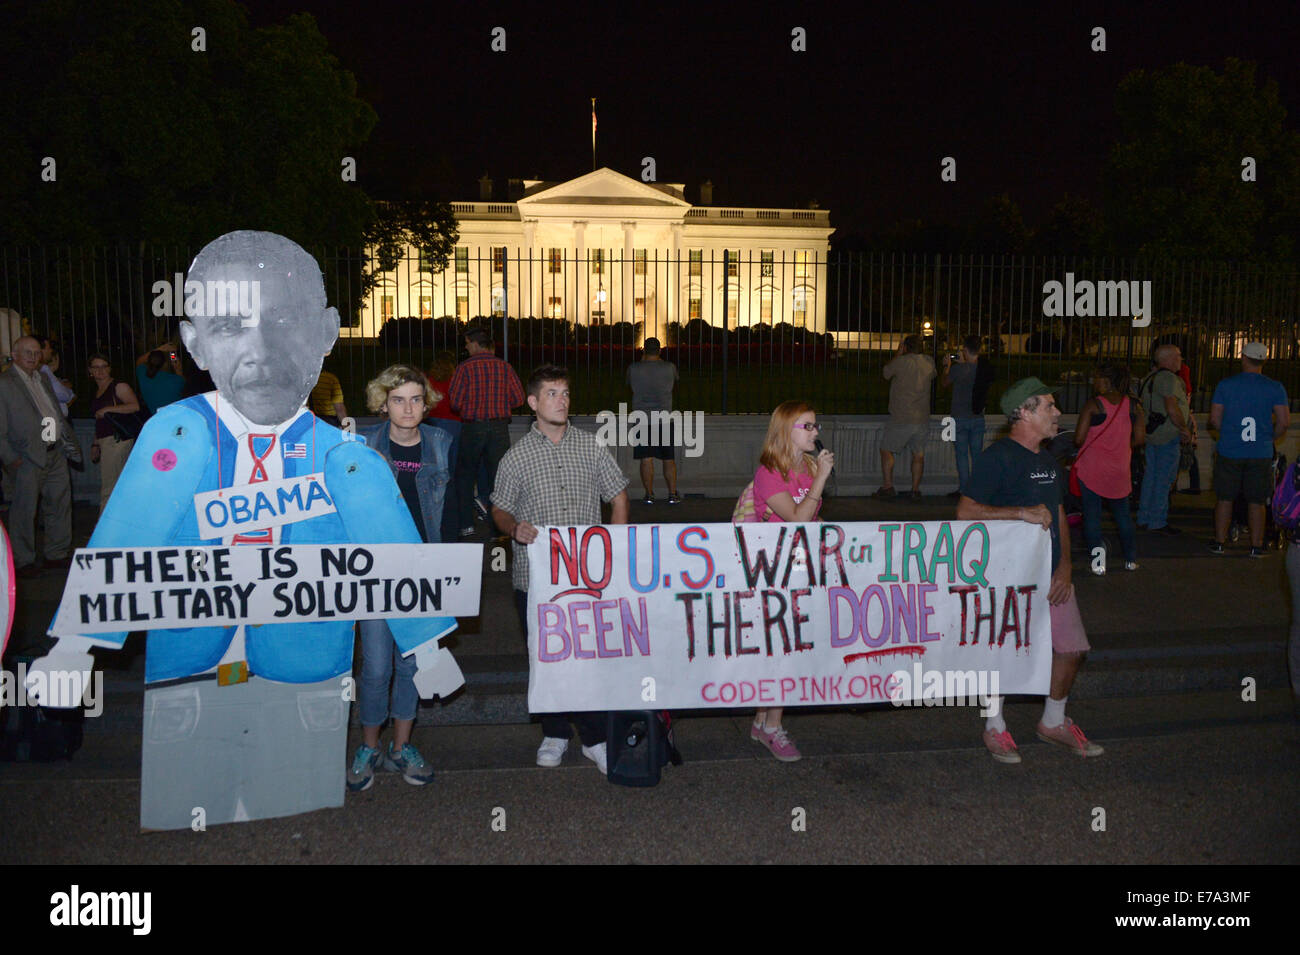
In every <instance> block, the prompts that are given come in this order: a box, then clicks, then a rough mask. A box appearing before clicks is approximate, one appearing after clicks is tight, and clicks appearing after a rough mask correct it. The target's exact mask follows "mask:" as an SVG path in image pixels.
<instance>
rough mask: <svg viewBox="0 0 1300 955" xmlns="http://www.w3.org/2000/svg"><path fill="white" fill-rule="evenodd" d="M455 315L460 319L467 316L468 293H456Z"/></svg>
mask: <svg viewBox="0 0 1300 955" xmlns="http://www.w3.org/2000/svg"><path fill="white" fill-rule="evenodd" d="M456 317H457V318H459V319H460V320H461V321H464V320H465V319H467V318H469V295H468V294H467V293H465V292H458V293H456Z"/></svg>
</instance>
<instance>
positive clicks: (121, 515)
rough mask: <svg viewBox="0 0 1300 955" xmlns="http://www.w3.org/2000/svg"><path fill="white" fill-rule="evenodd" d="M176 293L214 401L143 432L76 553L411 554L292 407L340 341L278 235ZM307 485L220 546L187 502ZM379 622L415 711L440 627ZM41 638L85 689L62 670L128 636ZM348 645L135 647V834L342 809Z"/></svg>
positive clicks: (260, 237)
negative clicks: (215, 494) (286, 515)
mask: <svg viewBox="0 0 1300 955" xmlns="http://www.w3.org/2000/svg"><path fill="white" fill-rule="evenodd" d="M191 283H198V284H197V285H196V286H194V288H196V289H198V291H196V292H195V293H194V295H193V296H191V295H190V293H189V289H190V286H191ZM186 286H187V301H186V306H185V311H186V316H187V318H188V319H189V320H188V321H186V322H182V323H181V337H182V338H183V339H184V341H185V345H186V347H187V348H188V349H189V350H190V353H191V354H192V355H193V356H194V360H195V362H196V363H197V365H198V366H199V367H200V368H204V369H207V370H208V371H210V372H211V373H212V379H213V381H214V382H215V383H216V386H217V390H216V391H214V392H209V393H208V394H206V395H197V396H195V397H192V398H187V399H184V400H182V401H178V402H174V403H173V404H170V405H168V406H167V407H166V408H163V409H162V410H161V411H159V412H158V414H156V415H155V416H154V417H153V418H152V419H150V421H149V423H148V424H147V425H146V426H145V429H144V431H143V432H142V433H141V435H140V437H139V439H137V442H136V447H135V450H134V452H133V453H132V455H131V457H130V459H129V460H128V462H127V466H126V469H125V470H124V471H123V473H122V477H121V478H120V479H119V481H118V484H117V486H116V487H115V488H114V490H113V495H112V497H111V498H110V499H109V502H108V506H107V507H106V508H105V510H104V513H103V515H102V517H101V518H100V521H99V524H98V525H97V527H96V529H95V533H94V535H93V536H92V537H91V539H90V546H91V547H116V546H137V547H148V546H160V545H167V544H176V545H181V546H187V545H200V544H252V545H262V546H267V545H280V544H325V543H358V544H378V543H417V544H418V543H420V541H421V538H420V536H419V534H418V533H417V532H416V530H415V525H414V524H413V522H412V520H411V515H410V512H409V511H408V509H407V507H406V504H405V503H404V501H403V499H402V496H401V492H400V491H398V489H397V484H396V482H395V481H394V480H393V477H392V474H391V472H390V470H389V467H388V465H387V463H386V462H385V461H384V459H383V458H381V457H380V456H379V455H378V454H376V453H375V452H374V451H371V450H370V449H369V448H367V447H366V446H365V444H364V443H363V442H355V441H348V440H346V439H345V437H344V435H343V433H342V432H341V431H339V429H338V428H335V427H332V426H330V425H328V424H326V423H325V422H323V421H320V420H318V419H317V418H316V417H315V416H314V415H313V414H312V413H311V412H310V411H308V410H307V409H306V408H305V407H304V406H303V405H304V402H305V400H306V398H307V396H308V394H309V393H310V392H311V389H312V386H313V385H314V384H315V382H316V378H317V375H318V373H319V372H320V366H321V362H322V360H323V358H324V356H325V354H326V353H327V352H328V351H329V350H330V348H331V347H332V346H333V345H334V340H335V338H336V337H337V334H338V313H337V312H336V311H335V310H334V309H333V308H329V307H328V306H327V304H326V300H325V288H324V283H323V281H322V278H321V273H320V269H319V268H318V267H317V265H316V262H315V261H314V260H313V259H312V258H311V256H309V255H308V254H307V253H306V252H305V251H303V250H302V249H301V248H300V247H299V246H297V245H296V244H294V243H293V242H290V241H289V240H288V239H285V238H283V237H282V236H278V235H274V234H271V233H266V232H232V233H229V234H227V235H224V236H222V237H220V238H218V239H216V240H214V241H213V242H211V243H209V244H208V245H207V246H205V247H204V249H203V250H202V251H201V252H199V254H198V256H197V257H196V258H195V260H194V263H193V264H192V265H191V266H190V272H189V276H188V280H187V282H186ZM206 289H215V290H216V292H217V303H216V304H217V305H219V307H216V308H215V309H214V307H213V306H214V302H213V301H212V299H211V298H208V297H207V296H206V294H205V291H204V290H206ZM220 296H229V297H228V298H226V299H224V304H221V302H222V301H223V300H222V299H221V298H220ZM309 475H310V476H312V477H313V478H316V479H319V482H320V483H322V484H323V485H324V487H325V489H326V490H327V492H328V497H326V496H325V495H321V496H320V497H319V498H316V497H312V498H309V501H308V504H309V505H310V506H308V507H307V508H306V513H303V514H298V515H295V518H296V519H295V520H294V521H293V522H289V523H279V522H278V521H276V520H267V519H266V518H265V517H263V520H264V521H265V523H266V524H269V525H271V526H259V525H258V523H257V522H256V521H251V520H250V521H245V522H243V524H242V525H241V526H238V527H235V526H233V524H234V521H233V519H232V520H231V521H230V522H228V523H226V524H224V525H223V526H222V530H221V533H222V536H220V537H216V536H215V535H214V534H213V533H212V531H211V529H209V530H208V531H204V530H203V528H202V526H201V525H200V523H199V520H198V513H197V510H196V506H195V499H196V498H195V496H196V495H199V494H204V493H205V492H211V491H222V492H223V493H224V494H227V495H230V494H234V493H236V492H239V493H247V491H248V490H249V489H255V487H256V485H258V484H260V483H262V482H276V481H280V480H282V479H286V478H297V477H307V476H309ZM313 501H315V502H317V504H319V503H320V502H322V501H324V503H325V504H327V505H329V506H326V507H323V508H322V507H319V506H315V505H313V504H312V502H313ZM257 515H261V511H260V510H259V511H258V512H257ZM390 623H391V629H392V632H393V636H394V638H395V640H396V642H397V645H398V647H399V648H400V649H401V652H402V653H403V654H404V655H408V654H413V655H414V658H415V661H416V668H417V672H416V677H415V682H416V686H417V688H418V689H419V690H420V692H421V695H424V696H431V695H434V694H435V693H439V694H441V695H446V694H447V693H448V692H450V691H451V690H454V689H455V688H456V687H457V686H459V685H460V683H461V682H462V680H461V678H460V672H459V670H458V669H457V668H456V666H455V662H454V661H452V660H450V653H449V652H448V651H447V650H446V649H445V648H440V647H439V645H438V639H439V638H440V637H442V636H443V635H444V634H446V633H450V632H451V631H452V630H453V629H454V628H455V626H456V621H455V620H454V619H451V618H429V617H425V618H403V619H394V620H392V621H391V622H390ZM52 632H54V633H56V634H60V642H59V646H58V647H57V648H56V652H55V653H51V655H50V657H47V658H45V660H46V661H50V663H49V664H47V665H50V666H52V667H53V666H55V665H57V666H59V667H60V668H62V669H66V670H78V669H81V670H83V672H84V665H85V663H86V662H87V660H88V655H86V656H83V658H82V659H81V662H80V664H78V662H77V660H76V659H74V658H75V657H78V656H82V655H84V654H85V650H86V649H87V648H88V645H90V644H99V645H106V646H121V645H122V642H123V640H124V639H125V637H126V634H125V633H111V634H96V635H95V636H94V637H86V636H79V635H68V630H67V629H65V628H63V627H60V626H59V624H58V621H57V620H56V622H55V625H54V627H53V628H52ZM352 646H353V624H352V622H350V621H347V620H342V621H340V620H328V621H326V620H314V619H313V620H308V619H303V620H297V621H290V622H286V623H278V624H267V625H261V626H253V627H246V626H195V627H178V628H175V629H170V630H151V631H150V632H149V642H148V645H147V648H146V654H145V682H146V684H148V685H149V686H148V689H147V690H146V693H145V720H144V743H143V749H142V759H141V794H140V799H141V809H140V822H141V826H142V827H143V828H146V829H180V828H188V827H189V826H190V825H191V822H192V820H193V818H195V817H194V816H193V812H194V810H195V809H196V808H199V807H202V809H203V810H204V813H203V815H204V822H205V824H213V823H217V822H230V821H240V820H244V819H257V818H269V817H274V816H284V815H290V814H293V813H298V812H306V811H309V810H312V809H317V808H322V807H325V806H338V805H341V804H342V802H343V792H344V759H345V744H346V733H347V705H348V701H349V700H350V698H351V695H350V693H349V692H348V687H347V685H346V684H345V683H344V680H345V679H346V678H347V677H348V674H350V672H351V667H352ZM56 653H57V654H63V655H65V656H64V659H62V660H61V661H60V660H56V659H55V656H56ZM39 662H42V661H38V663H39Z"/></svg>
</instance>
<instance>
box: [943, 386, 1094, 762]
mask: <svg viewBox="0 0 1300 955" xmlns="http://www.w3.org/2000/svg"><path fill="white" fill-rule="evenodd" d="M1002 411H1003V413H1004V414H1005V415H1006V416H1007V421H1008V423H1009V424H1010V425H1011V435H1010V437H1006V438H1003V439H1001V440H1000V441H996V442H994V443H993V444H991V445H989V446H988V448H986V449H985V450H984V452H983V453H982V454H981V455H980V456H979V457H978V458H976V459H975V464H974V467H973V469H972V471H971V476H970V480H969V481H968V482H967V484H966V486H965V487H964V488H962V496H961V499H960V500H959V501H958V502H957V519H958V520H962V521H1025V522H1027V523H1030V524H1037V525H1039V526H1040V527H1042V528H1043V530H1044V531H1046V532H1047V533H1050V534H1051V535H1052V583H1051V589H1050V590H1048V592H1047V603H1048V610H1049V613H1050V615H1051V621H1052V684H1051V688H1050V691H1049V693H1048V697H1047V699H1046V701H1045V702H1044V706H1043V718H1042V719H1041V720H1040V721H1039V723H1038V728H1037V729H1038V738H1039V739H1041V740H1043V741H1044V742H1048V743H1055V744H1057V745H1058V746H1064V747H1065V748H1066V749H1068V750H1070V752H1072V753H1074V754H1076V755H1078V756H1100V755H1101V754H1102V748H1101V747H1100V746H1098V745H1097V744H1096V743H1093V742H1089V740H1088V738H1087V737H1086V736H1084V735H1083V730H1081V729H1080V728H1079V727H1078V726H1076V725H1075V723H1074V721H1073V720H1070V719H1069V718H1067V717H1066V715H1065V703H1066V699H1067V697H1069V695H1070V687H1071V686H1072V685H1073V684H1074V677H1075V674H1077V673H1078V672H1079V664H1080V662H1081V661H1082V659H1083V655H1084V653H1086V652H1087V651H1088V649H1089V647H1088V638H1087V635H1086V634H1085V633H1084V630H1083V619H1082V618H1081V617H1080V616H1079V604H1078V602H1077V601H1076V600H1075V597H1074V584H1073V583H1071V580H1070V538H1069V525H1068V524H1067V523H1066V520H1065V507H1064V505H1063V504H1062V503H1061V502H1062V500H1063V498H1064V492H1063V489H1062V483H1063V475H1062V474H1061V469H1060V468H1059V467H1058V466H1057V463H1056V459H1055V458H1054V457H1052V455H1050V454H1048V453H1047V452H1046V451H1044V450H1043V449H1042V445H1043V442H1044V441H1046V440H1048V439H1049V438H1052V437H1055V435H1056V432H1057V421H1058V420H1059V419H1060V417H1061V411H1060V409H1059V408H1057V407H1056V399H1055V398H1053V397H1052V389H1051V388H1048V387H1047V386H1046V385H1045V384H1043V383H1042V382H1041V381H1039V380H1038V379H1037V378H1022V379H1021V380H1020V381H1017V382H1016V383H1015V384H1014V385H1012V386H1011V387H1010V388H1008V389H1007V390H1006V391H1005V392H1004V393H1003V395H1002ZM989 711H990V712H991V713H993V714H994V715H992V716H990V717H988V722H987V724H986V726H985V730H984V745H985V746H987V747H988V750H989V753H990V754H992V756H993V758H994V759H996V760H997V761H998V762H1000V763H1018V762H1020V753H1019V751H1018V750H1017V748H1016V744H1015V741H1014V740H1013V739H1012V738H1011V734H1010V733H1009V732H1008V731H1007V724H1006V721H1005V720H1004V719H1003V714H1002V706H1001V700H1000V699H999V700H998V702H997V704H993V705H990V707H989Z"/></svg>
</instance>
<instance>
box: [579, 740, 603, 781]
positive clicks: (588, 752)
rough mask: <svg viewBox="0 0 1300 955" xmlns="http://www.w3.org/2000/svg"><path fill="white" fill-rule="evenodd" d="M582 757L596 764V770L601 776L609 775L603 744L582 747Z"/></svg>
mask: <svg viewBox="0 0 1300 955" xmlns="http://www.w3.org/2000/svg"><path fill="white" fill-rule="evenodd" d="M582 755H583V756H586V757H587V758H588V759H589V760H591V761H592V762H593V763H595V764H596V768H597V769H599V770H600V771H601V773H602V774H604V775H606V776H608V775H609V761H608V760H607V759H606V758H605V744H604V743H597V744H596V745H595V746H584V747H582Z"/></svg>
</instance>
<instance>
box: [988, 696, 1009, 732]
mask: <svg viewBox="0 0 1300 955" xmlns="http://www.w3.org/2000/svg"><path fill="white" fill-rule="evenodd" d="M995 700H996V701H997V705H996V706H994V705H993V704H994V701H995ZM989 709H991V710H993V715H992V716H990V717H988V718H987V719H985V721H984V728H985V729H986V730H992V731H993V732H995V733H1005V732H1006V731H1007V721H1006V720H1004V719H1003V718H1002V697H1000V696H995V697H992V698H991V699H990V700H989Z"/></svg>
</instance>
